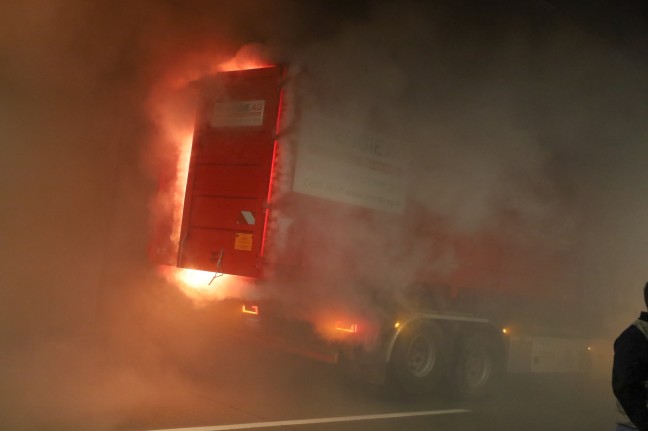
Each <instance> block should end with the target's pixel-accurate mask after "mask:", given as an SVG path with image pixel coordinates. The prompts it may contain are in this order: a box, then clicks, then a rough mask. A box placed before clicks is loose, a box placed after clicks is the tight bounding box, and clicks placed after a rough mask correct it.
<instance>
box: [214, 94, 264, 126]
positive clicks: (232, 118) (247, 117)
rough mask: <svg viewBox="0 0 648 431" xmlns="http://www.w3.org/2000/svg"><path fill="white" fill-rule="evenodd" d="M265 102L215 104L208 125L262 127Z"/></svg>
mask: <svg viewBox="0 0 648 431" xmlns="http://www.w3.org/2000/svg"><path fill="white" fill-rule="evenodd" d="M264 110H265V100H241V101H236V102H216V103H214V110H213V112H212V116H211V119H210V121H209V124H210V125H211V126H212V127H241V126H262V125H263V112H264Z"/></svg>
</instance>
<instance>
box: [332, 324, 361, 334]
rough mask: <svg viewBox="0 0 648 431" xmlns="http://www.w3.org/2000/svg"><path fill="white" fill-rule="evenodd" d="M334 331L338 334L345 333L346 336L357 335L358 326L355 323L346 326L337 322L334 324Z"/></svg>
mask: <svg viewBox="0 0 648 431" xmlns="http://www.w3.org/2000/svg"><path fill="white" fill-rule="evenodd" d="M335 330H336V331H339V332H345V333H347V334H357V333H358V324H357V323H352V324H350V325H346V324H344V323H342V322H337V323H336V324H335Z"/></svg>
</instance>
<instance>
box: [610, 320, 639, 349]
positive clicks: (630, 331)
mask: <svg viewBox="0 0 648 431" xmlns="http://www.w3.org/2000/svg"><path fill="white" fill-rule="evenodd" d="M645 339H646V336H645V335H644V334H643V333H642V332H641V331H640V330H639V328H637V327H636V326H634V325H630V326H628V327H627V328H626V329H625V330H624V331H623V332H621V334H620V335H619V336H618V337H617V339H616V341H615V342H614V345H615V346H616V345H617V344H625V343H635V342H637V341H640V340H645Z"/></svg>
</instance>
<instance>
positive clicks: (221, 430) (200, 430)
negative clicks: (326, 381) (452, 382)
mask: <svg viewBox="0 0 648 431" xmlns="http://www.w3.org/2000/svg"><path fill="white" fill-rule="evenodd" d="M456 413H470V410H466V409H451V410H427V411H422V412H407V413H386V414H381V415H363V416H341V417H336V418H317V419H298V420H291V421H276V422H253V423H247V424H231V425H214V426H203V427H191V428H165V429H158V430H150V431H226V430H244V429H252V428H271V427H286V426H295V425H312V424H324V423H333V422H353V421H370V420H377V419H394V418H407V417H415V416H435V415H450V414H456Z"/></svg>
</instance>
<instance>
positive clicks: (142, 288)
mask: <svg viewBox="0 0 648 431" xmlns="http://www.w3.org/2000/svg"><path fill="white" fill-rule="evenodd" d="M334 3H335V5H334V6H335V7H333V6H331V3H330V2H293V1H281V2H276V1H274V2H265V1H245V2H225V1H223V2H198V1H195V2H194V1H190V2H172V1H141V2H136V3H134V4H130V3H129V4H123V5H121V4H115V2H107V1H100V2H91V3H88V2H77V1H63V2H47V1H38V0H31V1H24V2H19V3H15V2H14V3H11V4H9V3H8V4H4V5H3V6H1V7H0V16H2V18H1V19H0V21H1V22H2V25H1V26H0V52H1V53H2V60H0V62H1V64H2V67H0V94H1V95H2V103H1V104H0V138H1V145H0V166H1V167H2V169H0V196H1V198H2V202H3V204H4V207H3V211H2V213H1V215H0V226H1V227H2V234H3V246H2V247H1V248H0V262H2V270H1V271H0V285H1V286H2V289H1V290H0V316H1V317H0V320H1V321H2V325H1V326H0V333H1V334H2V337H1V340H0V343H2V345H1V346H0V351H1V352H2V354H1V355H0V365H1V367H0V369H1V370H2V371H0V380H2V381H3V383H4V387H3V392H2V395H1V396H0V397H1V401H0V426H2V427H3V428H7V429H34V428H36V427H39V426H40V427H43V428H45V429H48V428H49V429H73V428H75V427H76V428H78V429H88V428H92V429H101V428H111V427H114V426H116V425H118V423H119V422H120V421H121V420H122V419H123V417H124V412H126V411H129V409H130V408H132V407H133V406H134V405H135V404H136V403H137V401H138V399H140V398H141V397H146V396H148V395H150V394H152V393H155V392H156V390H157V389H159V387H160V385H164V386H165V389H166V390H172V389H173V388H179V387H183V386H184V385H187V383H186V381H185V380H183V378H182V376H183V373H182V372H181V371H180V370H182V369H183V367H185V366H186V365H187V361H189V362H191V361H192V360H196V361H198V359H196V358H199V357H200V356H201V354H202V353H203V350H202V347H201V346H202V344H203V343H204V340H205V337H207V335H206V334H205V331H204V330H197V329H196V328H202V327H205V326H206V325H204V323H205V322H204V320H201V319H207V317H205V316H206V313H205V310H203V311H202V312H201V311H200V310H195V309H194V308H193V306H192V303H191V302H190V301H189V300H187V299H186V298H184V296H183V295H182V294H181V293H180V292H179V291H177V290H176V289H175V288H174V287H173V286H171V285H170V284H168V283H167V282H166V281H165V279H164V278H163V277H161V276H159V275H158V274H157V273H156V271H155V269H154V267H153V265H151V264H150V263H149V262H148V259H147V251H148V250H147V247H148V242H149V236H150V235H149V233H150V223H151V211H150V210H151V208H158V207H156V205H157V204H160V201H157V202H156V201H155V196H156V191H157V190H158V187H159V184H158V182H159V181H165V178H161V177H160V174H161V173H168V172H169V169H170V167H172V166H173V164H174V159H175V157H177V147H176V140H177V139H178V138H177V136H175V135H174V133H176V132H177V133H179V134H180V135H182V133H184V130H171V129H168V128H166V124H168V123H169V121H170V120H169V119H170V118H173V119H174V120H177V119H178V117H182V118H185V119H186V118H191V117H192V115H193V114H192V113H191V110H192V106H193V105H192V103H193V101H192V99H191V96H190V93H191V89H189V90H187V91H188V93H185V92H184V91H185V90H184V88H181V87H183V85H184V83H186V82H190V81H191V80H192V79H194V78H197V77H200V76H202V75H204V74H206V73H209V72H212V71H214V70H215V69H214V65H219V64H222V63H223V62H225V61H228V60H229V59H231V58H232V57H234V56H235V55H236V53H237V52H239V50H240V49H241V48H242V47H245V46H252V47H256V48H246V49H247V50H249V49H252V50H258V49H261V51H262V52H263V55H265V56H267V57H268V58H269V59H270V60H275V61H278V62H286V63H289V64H291V65H292V67H293V68H294V69H291V70H293V71H294V73H295V78H294V79H295V82H299V84H300V87H299V88H301V89H300V90H295V94H294V99H293V103H294V104H298V103H304V106H311V107H312V106H314V107H316V108H317V109H318V110H320V111H321V112H322V114H324V115H327V116H332V117H334V118H342V119H343V120H344V122H346V123H350V124H352V126H353V127H356V128H360V129H361V130H368V131H371V132H372V133H377V134H380V135H381V136H386V137H388V138H389V139H393V140H394V141H398V142H404V143H407V145H408V151H409V153H410V154H412V158H411V159H412V162H411V165H410V167H409V168H408V173H410V174H411V175H410V176H409V177H408V181H409V182H408V191H409V193H411V195H412V197H413V198H414V199H413V202H415V204H413V205H417V207H416V208H417V209H418V211H416V214H428V213H429V214H431V215H432V217H434V218H435V220H436V221H435V223H436V224H435V225H434V226H439V227H440V228H442V229H452V230H453V231H456V232H459V233H461V234H465V235H475V234H478V233H479V232H483V231H484V230H488V229H490V230H499V231H500V232H504V233H505V235H507V236H508V237H509V238H511V239H513V240H514V241H515V242H517V243H520V244H522V245H523V246H524V247H526V249H532V250H548V252H549V251H552V250H553V249H555V248H557V249H561V250H562V249H565V248H567V249H569V250H570V253H573V254H575V257H576V258H577V259H576V261H578V262H580V266H579V267H578V268H576V269H577V270H578V272H579V273H580V278H579V283H580V284H579V285H578V286H580V287H578V289H577V290H576V293H577V294H578V295H579V299H582V304H583V305H584V306H588V307H589V308H588V307H583V309H587V310H590V311H592V310H593V312H594V313H596V317H597V318H601V319H603V323H604V324H605V325H606V326H607V327H608V328H610V329H613V330H616V329H618V328H619V325H622V324H623V323H620V322H622V321H624V320H627V319H628V318H629V315H631V314H634V312H635V308H637V307H636V304H637V303H639V302H640V300H639V298H640V295H639V293H640V286H641V285H642V283H643V281H644V279H645V278H646V274H645V269H644V260H645V259H644V257H645V255H646V252H645V250H644V248H645V244H646V243H647V242H648V241H646V240H647V235H648V233H647V232H646V229H645V226H643V223H642V222H643V220H645V218H646V212H647V210H648V208H647V207H646V201H645V198H644V197H645V196H646V195H648V193H647V190H645V189H646V184H648V182H647V181H646V178H645V172H644V171H645V170H644V166H645V163H644V162H645V160H646V147H645V146H644V145H642V140H643V139H645V135H646V129H645V126H644V125H643V124H642V119H643V117H645V114H646V106H645V100H646V97H645V96H646V88H645V84H644V83H643V81H642V79H641V77H642V76H643V75H645V73H644V68H645V65H644V64H643V63H641V62H639V61H638V60H636V59H635V58H634V57H633V55H632V53H630V54H627V55H620V54H618V52H617V51H615V50H613V49H612V47H611V45H609V44H608V41H606V40H605V39H603V38H601V37H599V36H597V35H593V34H590V33H588V32H587V31H586V30H583V29H582V28H578V27H576V26H575V25H574V23H573V22H570V21H569V20H568V19H563V18H561V17H560V15H559V14H558V15H556V14H555V13H554V12H552V11H550V10H548V9H545V8H543V7H542V6H535V5H534V4H529V5H527V6H528V7H527V6H524V7H523V6H519V11H515V9H516V8H513V9H511V8H504V9H506V10H507V11H508V12H506V13H503V12H502V11H501V13H498V14H494V15H491V14H489V13H486V12H487V11H478V10H477V9H475V7H476V6H475V5H472V4H468V3H470V2H466V3H464V2H450V1H448V2H437V3H435V4H433V5H427V4H425V3H424V2H415V1H413V2H408V3H405V4H399V5H398V7H397V6H396V5H395V3H392V2H353V3H354V4H355V5H354V6H349V5H347V6H344V5H342V4H337V3H338V2H334ZM340 3H343V2H340ZM534 20H537V21H534ZM259 47H261V48H259ZM246 49H244V51H243V52H244V53H245V52H247V51H246ZM178 79H179V81H178ZM187 94H189V96H187ZM169 100H173V101H178V102H180V103H179V104H178V105H173V104H169V103H167V102H168V101H169ZM160 106H164V108H160ZM173 107H175V109H177V111H174V110H173V109H171V108H173ZM298 117H299V115H298V113H296V114H295V127H298V120H299V118H298ZM291 133H297V132H295V131H291V130H286V133H285V137H284V139H285V140H286V142H289V141H290V139H291V136H295V135H294V134H293V135H291ZM285 154H287V155H288V154H290V153H289V152H286V153H285ZM284 160H285V159H284ZM279 196H280V195H279ZM162 203H165V202H164V201H162ZM276 204H277V208H278V209H279V211H288V210H290V211H293V213H296V214H299V215H300V216H307V220H308V221H309V226H310V227H313V228H316V229H322V230H323V233H324V234H330V235H328V236H326V239H327V240H326V241H325V242H324V243H320V244H316V246H317V248H316V249H315V250H317V254H312V255H311V259H314V260H316V262H315V264H313V265H312V266H311V268H312V269H313V273H312V274H310V275H313V278H312V279H310V282H309V283H308V284H306V285H295V286H283V287H285V288H286V289H287V290H284V291H283V293H285V292H293V291H298V289H306V292H308V294H309V295H310V296H309V297H308V298H307V299H308V300H309V301H311V302H316V301H318V300H321V301H326V300H328V298H329V295H328V293H329V292H330V290H323V289H320V287H321V286H324V287H326V288H327V289H328V288H330V287H331V284H330V281H331V275H335V277H333V281H335V282H336V283H335V284H334V285H335V290H336V291H335V293H336V294H337V296H338V298H339V300H346V302H347V303H349V304H355V305H356V306H362V304H365V302H364V301H365V298H366V295H365V293H367V292H372V293H376V294H377V295H378V296H380V295H388V296H391V297H395V298H397V299H401V298H406V294H405V292H404V291H403V290H402V289H403V288H404V287H405V286H407V285H408V284H410V283H411V282H413V281H415V280H413V277H412V273H413V271H417V270H419V269H420V268H422V267H425V269H428V270H430V271H432V272H433V273H435V274H437V275H439V274H440V275H444V274H448V273H450V272H451V270H452V269H453V268H455V267H456V265H457V264H458V263H457V259H458V257H457V256H454V255H453V254H452V253H451V252H446V250H445V249H444V250H441V251H438V250H437V249H433V252H432V256H434V259H433V260H432V261H430V260H429V256H430V253H431V252H430V250H429V249H428V245H427V244H432V245H434V244H444V242H443V239H439V238H437V237H435V233H434V229H432V230H426V229H428V228H427V227H426V226H429V224H428V223H429V222H428V221H425V220H423V219H422V218H421V219H417V220H411V221H412V223H411V224H410V223H406V224H405V225H402V224H401V221H399V219H398V217H397V216H394V215H387V214H383V215H380V214H377V215H376V214H374V215H367V214H362V213H356V212H354V211H347V210H337V209H335V208H329V209H328V210H326V211H322V212H321V213H318V214H314V213H313V212H312V211H311V210H312V208H310V207H308V206H303V207H298V208H287V207H283V206H282V205H284V204H285V205H288V204H287V203H285V202H282V201H281V200H278V201H277V203H276ZM410 214H412V213H411V212H410ZM421 217H422V216H421ZM426 238H427V239H429V241H427V242H426V241H424V240H423V239H426ZM435 241H437V242H435ZM368 250H370V251H371V252H369V253H368V252H367V251H368ZM435 250H436V251H435ZM340 251H343V253H340ZM309 253H310V251H309ZM435 253H436V254H435ZM536 275H537V274H533V276H536ZM531 278H533V277H531ZM340 280H345V281H349V280H352V283H351V284H350V285H351V286H353V289H349V288H347V286H349V284H343V283H337V282H338V281H340ZM532 281H533V280H532ZM560 287H563V286H562V285H561V286H560ZM302 291H303V290H302ZM296 300H299V298H297V299H296ZM570 304H575V305H578V304H579V302H578V301H572V302H571V303H570ZM602 304H611V306H612V307H613V308H608V309H603V308H602ZM332 305H334V304H332ZM372 305H373V304H372ZM581 311H582V310H581V309H577V310H574V312H575V313H578V312H581ZM188 358H189V359H188ZM161 376H166V377H164V378H162V377H161ZM124 388H128V391H125V390H124ZM126 393H128V394H130V395H125V394H126ZM88 424H91V425H88Z"/></svg>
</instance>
